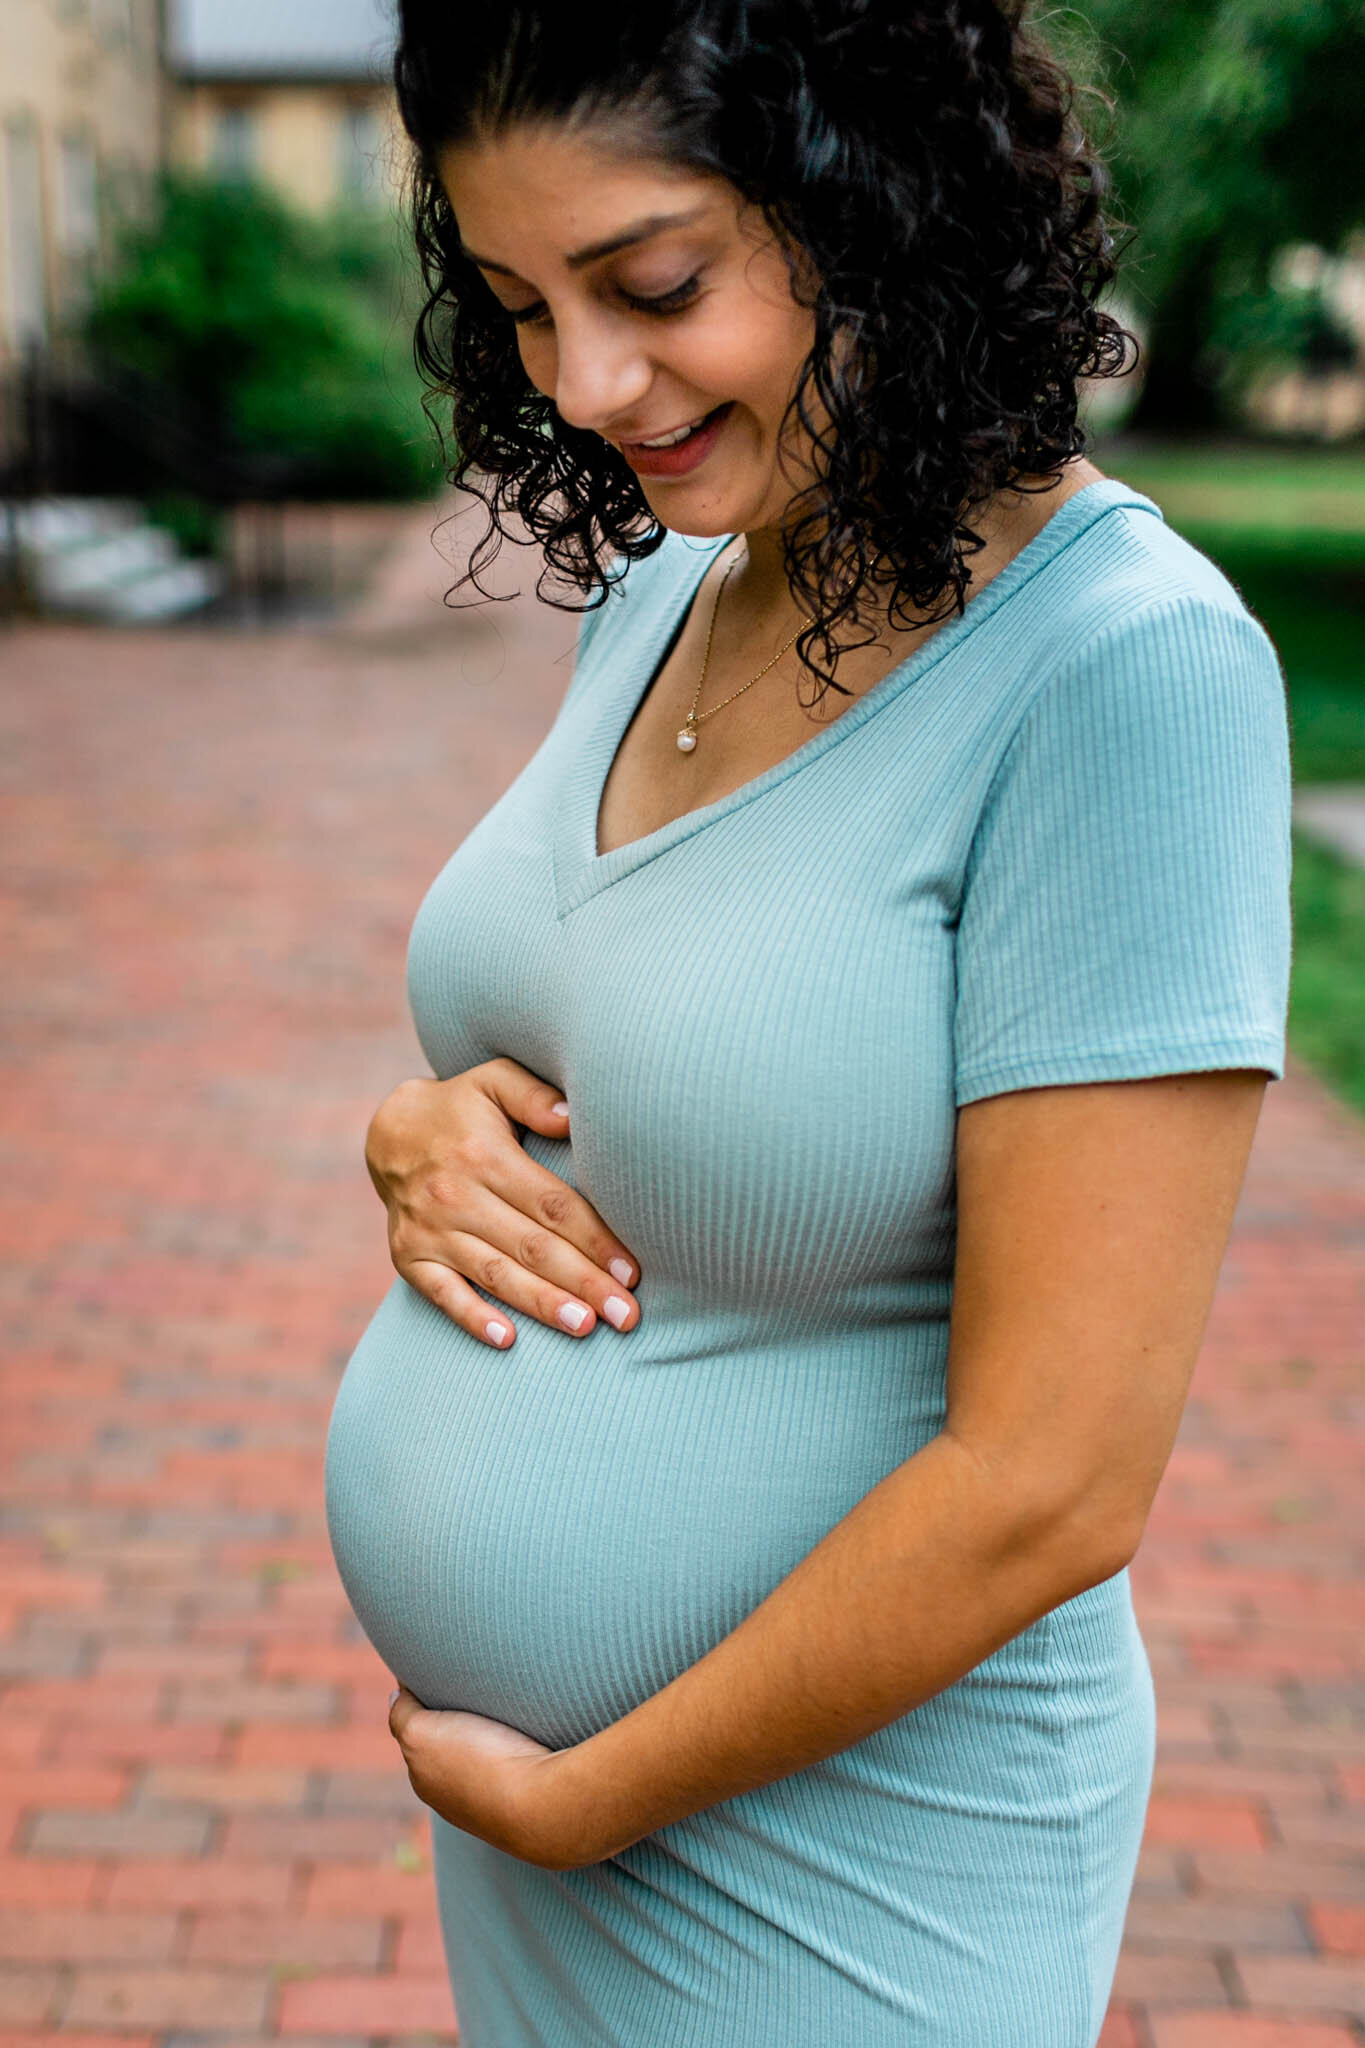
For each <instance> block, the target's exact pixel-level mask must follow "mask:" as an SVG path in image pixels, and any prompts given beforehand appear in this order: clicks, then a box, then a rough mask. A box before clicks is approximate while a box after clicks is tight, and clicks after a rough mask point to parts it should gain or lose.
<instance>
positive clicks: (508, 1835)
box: [389, 1686, 612, 1870]
mask: <svg viewBox="0 0 1365 2048" xmlns="http://www.w3.org/2000/svg"><path fill="white" fill-rule="evenodd" d="M389 1733H390V1734H391V1735H392V1736H393V1738H394V1740H395V1742H396V1743H397V1744H398V1746H399V1748H400V1749H401V1750H402V1752H403V1761H404V1763H405V1764H406V1765H407V1767H408V1778H409V1781H410V1782H411V1785H412V1789H413V1791H414V1792H415V1793H416V1794H417V1797H418V1798H419V1799H420V1800H422V1801H423V1802H424V1804H425V1805H427V1806H429V1807H430V1808H431V1809H432V1812H433V1813H439V1814H440V1816H441V1818H442V1820H446V1821H449V1822H450V1825H451V1826H452V1827H456V1828H463V1829H464V1831H465V1833H466V1834H467V1835H477V1836H478V1837H479V1839H480V1841H483V1842H491V1843H492V1845H493V1847H494V1848H495V1849H502V1850H504V1851H505V1852H506V1853H507V1854H508V1855H509V1856H519V1857H520V1858H521V1860H522V1862H523V1863H535V1864H538V1865H539V1866H540V1868H541V1869H542V1870H577V1869H579V1868H581V1867H582V1866H583V1865H584V1864H587V1863H600V1862H601V1861H602V1859H603V1858H604V1857H605V1856H608V1855H610V1854H611V1853H612V1850H611V1847H610V1846H609V1845H608V1844H607V1843H606V1842H605V1841H604V1840H603V1841H599V1840H598V1839H597V1831H596V1829H595V1826H594V1819H593V1809H594V1803H595V1802H594V1801H592V1800H591V1799H587V1800H585V1799H584V1797H583V1794H582V1792H581V1791H579V1790H576V1789H573V1788H571V1787H570V1785H569V1783H568V1780H567V1777H566V1775H565V1773H564V1769H563V1759H564V1757H565V1756H566V1755H567V1752H566V1751H563V1750H554V1749H546V1747H545V1745H544V1743H541V1742H537V1741H536V1740H535V1738H534V1737H533V1736H530V1735H523V1734H522V1732H521V1730H520V1729H519V1728H509V1727H508V1726H507V1725H506V1723H505V1722H502V1721H492V1720H489V1718H488V1717H487V1715H485V1714H466V1713H437V1712H435V1711H433V1710H432V1709H431V1708H429V1707H424V1706H423V1705H422V1703H421V1701H420V1700H419V1699H418V1698H417V1695H416V1694H415V1693H411V1692H409V1691H408V1689H407V1687H406V1686H400V1687H399V1689H398V1691H397V1692H396V1693H395V1694H394V1696H393V1698H392V1700H391V1701H390V1703H389Z"/></svg>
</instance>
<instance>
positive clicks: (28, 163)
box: [4, 117, 47, 348]
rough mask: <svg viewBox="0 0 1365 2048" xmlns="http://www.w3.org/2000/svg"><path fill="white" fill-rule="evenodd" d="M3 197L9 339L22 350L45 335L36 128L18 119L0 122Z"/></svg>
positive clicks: (44, 275) (44, 258)
mask: <svg viewBox="0 0 1365 2048" xmlns="http://www.w3.org/2000/svg"><path fill="white" fill-rule="evenodd" d="M4 201H5V245H6V249H7V251H8V258H9V260H8V263H7V266H6V267H7V269H8V271H9V278H8V284H9V292H8V297H9V338H10V340H11V341H12V342H13V343H14V344H15V345H16V346H17V347H19V348H25V347H29V346H31V345H33V344H34V343H36V342H41V341H43V340H45V339H46V337H47V251H46V246H45V242H44V236H43V171H42V159H41V156H40V154H39V144H38V126H37V123H36V122H35V121H33V120H30V119H26V118H23V117H21V118H20V119H18V120H13V121H9V122H7V123H6V125H5V185H4Z"/></svg>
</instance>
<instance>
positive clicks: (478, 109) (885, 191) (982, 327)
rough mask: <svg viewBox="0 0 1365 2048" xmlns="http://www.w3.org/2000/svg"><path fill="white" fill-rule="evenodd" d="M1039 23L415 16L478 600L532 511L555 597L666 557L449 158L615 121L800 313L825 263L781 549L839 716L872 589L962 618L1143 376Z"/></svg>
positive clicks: (570, 13)
mask: <svg viewBox="0 0 1365 2048" xmlns="http://www.w3.org/2000/svg"><path fill="white" fill-rule="evenodd" d="M1026 12H1027V0H933V4H926V5H916V4H913V0H649V4H648V5H645V6H641V5H640V0H579V4H577V5H575V6H572V7H569V6H566V5H565V4H564V0H504V4H502V5H500V6H487V5H484V6H480V7H472V6H471V7H465V6H453V5H452V4H451V0H400V5H399V14H400V35H399V42H398V48H397V52H396V56H395V61H394V75H395V82H396V85H397V91H398V101H399V108H400V111H401V115H402V119H403V123H404V126H405V127H406V129H407V132H408V135H409V137H410V138H411V140H412V142H413V144H414V152H413V172H412V207H413V223H414V227H415V231H416V240H417V248H418V252H419V255H420V258H421V264H422V272H423V277H424V281H425V287H426V292H427V297H426V301H425V304H424V305H423V307H422V310H421V312H420V314H419V316H418V321H417V331H416V337H415V343H414V348H415V354H416V358H417V362H418V365H419V368H420V369H421V371H422V373H423V376H424V379H425V381H426V384H427V387H428V392H427V401H426V402H427V406H428V411H429V413H430V414H431V416H432V418H433V420H434V421H435V423H436V424H437V426H438V428H439V429H441V430H442V431H444V430H445V429H446V428H447V427H448V428H449V430H450V432H451V434H452V436H453V439H454V442H455V446H456V451H457V459H456V461H455V463H454V466H453V468H451V469H450V471H449V475H450V481H451V482H452V483H454V484H457V485H464V486H466V487H467V488H469V489H471V490H473V491H474V492H475V494H476V495H477V496H479V497H480V498H481V499H482V500H483V503H484V506H485V509H486V511H487V512H488V515H489V523H488V526H487V527H486V529H485V531H484V533H483V534H482V536H481V537H480V541H479V543H478V546H477V547H476V549H475V551H474V553H473V555H472V557H471V567H470V571H469V574H468V576H467V577H465V578H463V579H462V581H473V582H474V584H475V587H476V589H478V590H479V591H480V592H481V594H482V595H484V596H485V597H486V596H488V595H490V593H488V592H485V591H484V590H483V586H482V584H480V583H479V581H478V572H479V569H481V568H483V567H485V566H486V565H487V563H488V561H489V560H490V559H491V558H492V556H493V555H496V553H497V551H498V544H499V543H500V541H501V540H502V539H503V538H511V537H513V536H512V535H511V534H510V533H509V530H508V528H507V527H506V526H505V525H504V523H503V515H504V514H505V513H506V512H509V511H510V512H511V513H512V514H513V515H515V517H516V519H517V520H519V521H520V523H521V527H522V530H523V532H524V533H529V534H530V535H531V536H532V538H533V539H534V540H537V541H539V542H540V543H541V545H542V548H543V550H544V556H545V564H546V568H545V570H543V571H542V576H541V585H542V586H543V584H544V580H545V574H546V573H547V572H548V571H549V570H550V569H553V570H554V571H555V573H556V574H557V575H558V576H560V577H562V578H564V579H566V580H567V582H568V584H569V585H570V587H571V588H576V589H577V590H578V591H579V592H581V593H585V594H588V595H589V596H590V597H595V601H596V603H599V604H600V603H601V602H602V601H603V599H604V597H605V594H606V591H607V589H608V587H609V585H610V584H612V583H613V582H615V581H617V580H619V577H620V576H621V575H622V574H624V573H625V571H626V569H627V568H628V567H629V564H630V562H631V561H633V560H638V559H641V558H643V557H645V556H647V555H650V554H652V553H654V552H655V551H656V549H657V548H659V547H660V546H661V545H662V544H663V540H664V536H665V532H666V529H665V528H664V527H663V526H662V525H661V524H660V523H659V521H658V520H657V519H656V518H655V516H654V514H653V513H652V511H651V510H650V508H649V505H648V503H647V501H646V499H645V497H644V494H643V492H642V491H641V489H640V485H639V481H638V479H637V478H636V475H635V473H634V471H633V470H632V469H631V468H630V466H629V464H628V463H627V462H626V461H625V459H624V457H623V456H622V455H621V454H620V453H619V451H618V450H617V449H616V448H614V447H613V446H612V445H611V443H610V442H608V441H606V440H604V439H603V438H602V437H601V436H600V435H598V434H595V433H592V432H589V431H585V430H583V429H580V428H575V427H573V426H571V425H569V424H568V423H567V422H565V421H564V420H562V419H561V418H560V417H559V415H558V413H557V412H556V410H555V406H554V404H553V401H552V400H551V399H550V398H548V397H547V396H546V395H545V394H544V393H543V392H541V391H539V390H537V389H536V388H535V387H534V386H533V385H532V384H531V382H530V380H529V378H528V377H527V375H526V372H525V370H524V368H523V366H522V362H521V357H520V354H519V351H518V346H517V338H516V329H515V326H514V323H513V322H512V320H511V319H510V317H509V316H508V314H507V313H506V312H505V310H504V309H503V308H502V307H501V306H500V305H499V304H498V302H497V300H496V298H495V297H494V295H493V293H492V292H491V291H490V290H489V288H488V286H487V284H486V282H485V281H484V279H483V278H482V276H481V274H480V273H479V271H478V270H477V268H476V267H475V266H474V265H473V264H472V263H471V262H470V261H469V259H468V258H467V257H466V256H464V255H463V254H462V253H461V249H460V238H459V232H458V228H457V223H456V220H455V216H454V213H453V210H452V208H451V205H450V202H449V200H448V198H447V197H446V194H445V191H444V188H443V186H442V183H441V180H440V177H439V175H438V171H437V156H438V153H439V152H441V151H443V150H444V149H445V148H447V147H449V146H452V145H457V144H461V143H464V142H467V141H477V140H478V139H479V138H481V137H483V136H487V135H490V134H497V133H499V132H501V131H502V130H504V129H505V128H507V127H509V126H512V125H514V124H515V123H517V122H518V121H521V120H523V119H524V120H530V121H543V120H546V119H550V120H563V121H565V122H568V123H570V124H572V125H573V126H574V127H576V128H582V127H590V126H593V125H594V124H599V123H601V124H605V125H606V127H607V130H608V139H612V137H613V134H614V135H622V136H628V137H631V138H634V141H635V146H636V147H641V148H644V149H646V150H648V152H649V153H650V154H652V155H654V156H656V157H658V158H660V159H662V160H665V161H669V162H674V163H681V164H686V165H689V166H691V167H693V168H695V169H697V170H699V171H703V172H710V173H716V174H719V175H721V176H722V177H724V178H726V179H728V180H729V181H730V183H731V184H732V185H733V186H734V187H735V188H736V190H737V192H738V193H739V194H740V195H741V196H742V198H743V199H745V200H748V201H750V202H753V203H755V204H756V205H757V206H758V207H759V208H760V209H761V210H762V214H763V217H764V218H765V219H766V221H767V223H768V225H769V227H770V229H771V230H772V231H773V232H774V233H775V235H776V236H777V238H778V242H779V246H780V247H781V248H782V250H783V252H784V254H785V256H786V260H787V265H788V271H789V274H790V276H791V278H792V285H793V291H794V292H795V293H797V295H798V296H800V291H799V289H798V283H797V279H798V272H799V271H803V273H804V274H809V271H810V269H811V267H812V266H811V264H809V263H807V264H805V265H804V266H803V252H804V255H805V257H807V258H809V259H813V270H814V273H815V276H816V277H817V278H818V284H817V285H815V286H814V287H812V289H813V290H814V297H813V299H812V298H811V297H810V296H809V295H808V296H806V297H805V298H804V299H803V301H802V302H803V303H805V304H807V305H813V310H814V322H813V325H814V341H813V344H812V347H811V349H810V352H809V355H808V356H807V358H806V360H805V362H804V364H803V365H802V368H801V372H800V375H799V377H798V380H797V385H796V389H795V393H794V396H793V398H792V401H791V405H790V407H789V408H788V412H787V415H786V416H785V418H784V422H783V430H784V433H785V431H786V429H787V427H788V426H789V424H790V423H791V419H792V414H793V412H794V413H795V414H796V415H797V417H798V418H799V421H800V425H801V427H802V429H803V430H804V432H805V434H806V435H808V436H809V437H810V440H811V446H812V458H813V463H814V474H815V479H816V480H815V482H814V483H813V484H812V485H810V487H809V488H808V489H807V490H804V491H802V492H801V493H800V494H799V496H798V497H796V498H795V499H794V500H793V503H792V505H791V506H790V507H789V510H788V516H787V519H786V520H785V522H784V538H783V545H784V558H785V567H786V572H787V578H788V582H789V584H790V586H791V589H792V592H793V595H794V596H795V597H796V598H797V599H798V601H799V602H801V604H802V606H803V608H804V609H805V610H807V611H809V612H811V613H812V614H813V616H814V619H815V623H814V624H813V625H811V626H808V627H807V628H805V629H804V631H803V633H802V635H801V637H800V640H799V642H798V651H799V654H800V656H801V659H802V661H803V663H804V664H805V667H806V670H807V671H808V673H810V674H811V675H813V676H815V677H816V679H817V696H818V695H819V694H820V693H822V691H823V689H824V687H825V686H827V685H832V686H833V687H834V688H835V689H839V690H841V691H842V687H843V686H842V685H840V684H838V683H837V682H835V681H834V678H833V676H832V674H830V673H829V672H828V671H826V670H825V669H824V668H823V667H822V666H821V664H820V663H819V662H817V661H816V660H815V659H813V654H812V650H813V648H814V646H815V644H816V642H817V641H819V643H820V646H821V649H822V653H823V656H824V658H825V659H826V660H829V661H831V662H832V660H833V657H834V655H835V653H836V651H837V648H838V647H840V646H844V645H860V646H863V645H867V644H868V642H869V640H871V639H872V638H874V637H875V628H874V627H869V628H868V630H867V633H866V636H865V638H864V639H862V640H859V641H849V640H847V639H840V640H839V641H837V642H836V640H835V639H834V637H833V635H834V632H835V629H836V628H838V627H839V625H840V624H841V623H842V622H851V623H852V625H853V626H854V627H855V628H858V627H860V626H863V625H864V624H865V623H866V621H865V618H864V616H863V613H862V609H861V598H862V596H863V595H865V593H866V590H867V589H868V588H869V587H871V586H874V585H875V586H877V587H878V588H879V589H880V590H881V591H882V593H883V597H882V607H883V609H882V617H883V618H886V617H888V616H889V618H890V620H891V622H892V623H893V624H898V625H902V626H907V627H913V626H914V625H916V624H917V623H920V621H919V620H918V619H916V618H914V617H911V616H909V615H908V614H909V611H914V612H916V613H919V614H922V615H926V616H927V617H928V618H929V619H933V620H937V619H939V618H942V617H945V616H947V615H949V614H950V613H952V612H960V611H961V610H962V608H963V605H964V604H965V601H966V595H965V593H966V589H967V585H968V583H969V581H970V570H969V569H968V567H967V557H968V556H969V555H970V554H974V553H975V552H976V551H977V550H978V549H979V548H980V547H981V546H982V545H983V543H982V539H981V536H980V535H979V534H978V533H977V532H976V531H975V529H974V528H973V527H972V526H971V525H970V523H969V521H970V518H971V516H972V513H973V511H974V510H975V509H976V508H978V507H980V506H982V505H983V504H984V503H985V502H986V501H987V500H988V499H990V498H991V497H992V496H993V495H994V494H995V493H996V492H997V491H999V490H1000V489H1001V488H1002V486H1004V485H1005V484H1007V483H1010V482H1012V481H1015V480H1018V479H1023V478H1037V479H1040V480H1041V481H1039V482H1038V483H1036V484H1033V485H1030V486H1027V488H1032V489H1048V488H1052V487H1054V486H1055V483H1056V482H1057V480H1058V479H1059V474H1060V468H1061V465H1062V464H1063V463H1064V462H1066V461H1068V460H1069V459H1070V458H1072V457H1074V456H1076V455H1079V454H1081V453H1083V452H1084V449H1085V447H1086V445H1087V441H1086V435H1085V431H1084V429H1083V428H1082V427H1081V426H1080V425H1079V423H1078V420H1077V380H1078V379H1079V378H1081V377H1105V376H1116V375H1120V374H1122V372H1123V371H1124V370H1125V368H1126V367H1127V359H1128V348H1129V346H1130V345H1132V346H1133V348H1134V349H1135V348H1136V343H1135V342H1134V340H1133V337H1132V336H1131V335H1130V334H1129V333H1128V332H1127V331H1126V330H1125V329H1124V328H1123V327H1121V326H1120V325H1119V323H1118V322H1117V321H1116V320H1115V319H1114V318H1113V317H1112V316H1111V315H1110V314H1109V313H1107V312H1105V311H1103V310H1101V308H1100V306H1099V304H1098V300H1099V298H1100V295H1101V294H1102V292H1103V291H1104V289H1105V287H1106V286H1107V285H1108V284H1109V283H1110V282H1111V280H1112V278H1113V276H1114V271H1115V247H1114V238H1113V233H1112V231H1111V228H1110V226H1109V225H1108V223H1107V222H1106V219H1105V217H1104V211H1103V201H1104V197H1105V193H1106V190H1107V176H1106V173H1105V170H1104V167H1103V164H1102V162H1101V160H1100V159H1099V157H1098V155H1097V154H1096V152H1095V151H1094V149H1093V148H1092V147H1091V145H1090V144H1089V143H1088V141H1087V139H1086V137H1085V135H1084V133H1083V131H1082V129H1081V126H1080V123H1079V121H1078V119H1077V117H1076V111H1075V101H1076V96H1077V91H1076V87H1075V86H1074V84H1073V82H1072V80H1071V79H1070V78H1069V77H1068V75H1067V73H1066V72H1065V71H1064V69H1063V68H1062V66H1061V65H1060V64H1059V63H1058V61H1057V59H1056V58H1055V57H1054V56H1053V55H1052V53H1051V52H1050V51H1049V50H1048V49H1047V48H1046V46H1045V45H1044V43H1043V41H1042V40H1041V38H1040V37H1039V35H1038V34H1037V32H1036V31H1035V30H1034V29H1033V28H1032V26H1031V24H1030V23H1029V21H1028V20H1027V19H1026ZM836 344H837V346H836ZM812 393H814V394H816V395H817V396H818V399H819V401H820V403H821V405H822V406H823V408H824V410H825V412H826V414H827V416H828V419H829V422H830V426H829V429H828V431H827V432H824V433H820V432H818V431H817V429H816V425H815V422H814V421H813V420H812V418H811V412H810V396H811V394H812ZM447 400H448V401H449V408H450V410H449V418H448V421H447V420H446V419H445V418H443V417H441V414H443V413H444V410H445V401H447ZM495 535H496V536H497V539H496V540H495V538H494V536H495ZM619 558H624V559H623V560H622V559H619ZM458 587H460V586H459V585H457V586H456V588H458ZM542 594H544V593H543V591H542ZM550 602H552V603H558V602H559V600H558V599H556V598H554V597H551V598H550ZM561 608H562V609H569V610H578V609H588V607H587V606H582V607H579V606H575V605H572V604H569V605H561Z"/></svg>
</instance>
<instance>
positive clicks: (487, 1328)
mask: <svg viewBox="0 0 1365 2048" xmlns="http://www.w3.org/2000/svg"><path fill="white" fill-rule="evenodd" d="M483 1334H484V1336H485V1337H487V1339H488V1341H489V1343H490V1344H505V1343H506V1342H507V1339H508V1338H509V1337H510V1336H511V1334H512V1332H511V1331H510V1330H509V1329H508V1327H507V1325H506V1323H485V1324H484V1326H483Z"/></svg>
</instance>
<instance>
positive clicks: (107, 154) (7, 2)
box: [0, 0, 166, 359]
mask: <svg viewBox="0 0 1365 2048" xmlns="http://www.w3.org/2000/svg"><path fill="white" fill-rule="evenodd" d="M165 116H166V104H165V94H164V88H163V79H162V66H161V9H160V0H0V359H3V358H5V357H6V356H10V355H12V354H13V352H14V351H15V350H16V349H18V348H20V347H22V346H23V345H24V344H26V343H29V342H35V341H42V340H44V339H46V338H48V337H50V336H51V335H52V334H53V333H55V332H58V331H60V329H61V327H62V325H63V322H64V321H65V320H66V319H67V317H68V316H69V315H70V314H71V313H72V312H73V311H74V310H75V309H76V308H77V307H78V306H79V304H80V302H81V299H82V296H83V292H84V289H85V287H86V284H87V281H88V278H89V276H90V273H91V270H92V267H93V266H94V265H95V263H96V262H97V261H98V258H99V254H100V250H101V247H102V246H103V244H104V242H105V239H106V237H107V232H108V227H109V222H110V215H111V210H112V209H113V207H115V206H117V205H118V204H121V203H133V204H135V203H136V197H137V192H138V189H139V187H140V186H142V185H143V184H145V180H146V178H147V176H148V174H149V173H150V172H152V171H153V170H154V169H155V167H156V166H157V164H158V163H159V162H160V161H161V159H162V156H163V154H164V147H165Z"/></svg>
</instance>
